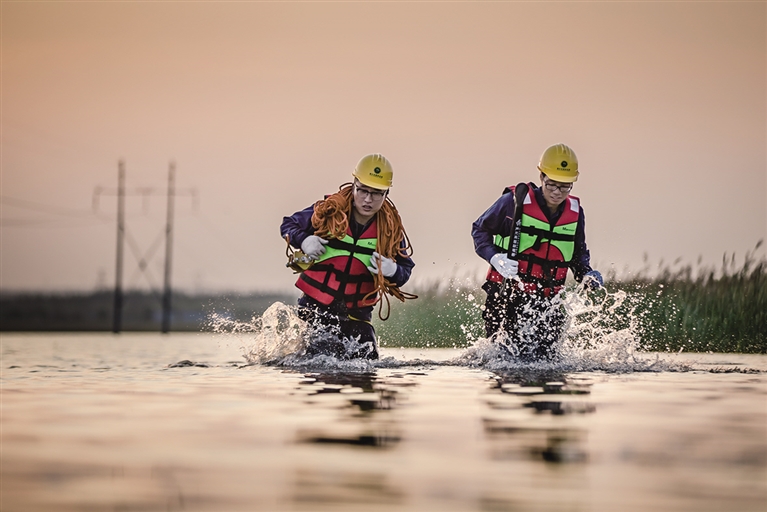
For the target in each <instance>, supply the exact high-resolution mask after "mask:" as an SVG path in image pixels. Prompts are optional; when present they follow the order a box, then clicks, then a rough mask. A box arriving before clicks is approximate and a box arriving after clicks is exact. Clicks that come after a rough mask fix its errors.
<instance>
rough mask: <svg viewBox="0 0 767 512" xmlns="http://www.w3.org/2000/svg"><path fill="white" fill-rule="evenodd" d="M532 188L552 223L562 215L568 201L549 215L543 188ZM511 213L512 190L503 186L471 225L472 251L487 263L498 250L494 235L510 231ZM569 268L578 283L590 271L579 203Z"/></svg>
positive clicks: (512, 209)
mask: <svg viewBox="0 0 767 512" xmlns="http://www.w3.org/2000/svg"><path fill="white" fill-rule="evenodd" d="M532 190H533V196H534V197H535V200H536V201H538V205H540V207H541V210H542V211H543V213H544V214H545V215H546V217H547V218H548V219H549V222H550V223H552V224H554V223H555V222H556V221H557V220H559V217H560V216H561V215H562V212H563V211H564V208H565V204H566V203H567V201H563V202H562V204H560V205H559V208H558V209H557V211H556V212H555V213H554V214H553V215H552V214H551V213H550V212H549V207H548V206H547V205H546V200H545V199H544V198H543V192H542V191H541V189H540V187H537V186H533V189H532ZM513 216H514V194H512V193H511V189H509V188H508V187H507V188H505V189H504V190H503V194H502V195H501V197H500V198H498V200H497V201H496V202H495V203H493V205H492V206H491V207H490V208H488V209H487V211H485V213H483V214H482V215H480V217H479V218H478V219H477V220H476V221H474V223H473V224H472V225H471V236H472V238H474V251H475V252H476V253H477V254H478V255H479V256H480V257H481V258H482V259H484V260H485V261H487V262H488V263H489V262H490V258H492V257H493V255H495V253H497V252H501V251H500V249H499V248H498V247H496V246H495V245H493V237H494V236H495V235H501V236H510V235H511V232H512V217H513ZM570 270H572V271H573V275H574V277H575V280H576V281H578V282H579V283H580V282H581V280H582V279H583V276H584V275H585V274H586V272H589V271H591V255H590V254H589V249H588V247H586V217H585V216H584V214H583V208H582V207H580V214H579V216H578V225H577V226H576V228H575V250H574V252H573V259H572V260H571V261H570Z"/></svg>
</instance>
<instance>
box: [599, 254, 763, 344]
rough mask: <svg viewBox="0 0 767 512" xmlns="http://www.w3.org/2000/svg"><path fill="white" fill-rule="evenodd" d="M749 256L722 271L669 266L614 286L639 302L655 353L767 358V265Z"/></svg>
mask: <svg viewBox="0 0 767 512" xmlns="http://www.w3.org/2000/svg"><path fill="white" fill-rule="evenodd" d="M761 244H762V242H761V241H760V242H759V243H758V244H756V247H755V248H754V251H753V252H750V253H747V254H746V257H745V261H744V263H743V265H742V266H741V267H740V268H737V267H736V264H735V255H732V256H731V257H729V258H728V257H727V256H726V255H725V256H724V257H723V259H722V267H721V269H719V270H718V271H717V270H716V269H710V268H709V269H706V268H699V269H697V271H696V269H693V268H692V267H691V266H689V265H688V266H684V267H682V268H680V269H679V270H676V271H673V270H671V269H670V268H668V267H666V268H664V269H662V271H661V272H660V273H659V274H658V275H657V276H656V277H655V278H649V277H643V276H641V275H640V276H637V277H635V278H634V279H632V280H630V281H627V282H624V283H609V284H608V290H609V289H622V290H624V291H626V292H627V293H630V294H632V295H633V296H634V297H636V298H638V301H637V312H638V314H641V315H642V321H641V326H642V333H641V334H642V337H643V339H644V342H645V344H646V346H647V348H649V349H652V350H672V351H677V350H682V349H684V350H688V351H693V352H708V351H713V352H744V353H761V354H765V353H767V262H765V260H764V258H761V259H757V258H756V257H755V256H754V254H755V252H756V250H757V249H758V248H759V247H760V246H761Z"/></svg>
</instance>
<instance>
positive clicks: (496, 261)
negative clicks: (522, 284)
mask: <svg viewBox="0 0 767 512" xmlns="http://www.w3.org/2000/svg"><path fill="white" fill-rule="evenodd" d="M490 264H491V265H492V266H493V268H494V269H495V270H497V271H498V273H499V274H501V275H502V276H503V277H505V278H506V279H511V278H512V277H515V276H516V275H517V269H518V268H519V263H518V262H517V261H516V260H510V259H509V257H508V256H506V255H505V254H503V253H500V252H499V253H497V254H494V255H493V257H492V258H490Z"/></svg>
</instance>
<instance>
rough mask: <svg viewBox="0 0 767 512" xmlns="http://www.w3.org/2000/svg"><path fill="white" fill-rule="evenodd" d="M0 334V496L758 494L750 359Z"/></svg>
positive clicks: (317, 498)
mask: <svg viewBox="0 0 767 512" xmlns="http://www.w3.org/2000/svg"><path fill="white" fill-rule="evenodd" d="M0 350H1V352H0V353H1V355H2V378H1V381H2V390H1V391H2V395H1V398H2V432H1V438H0V441H1V442H2V445H1V449H2V457H1V467H0V469H1V471H2V473H1V474H0V479H1V482H2V483H1V485H2V493H1V495H2V497H1V498H0V500H2V501H1V502H0V509H2V510H3V511H8V512H11V511H100V510H110V511H112V510H126V511H129V510H130V511H133V510H136V511H150V510H204V511H246V510H247V511H259V510H265V511H278V510H334V511H337V510H348V511H360V510H365V511H367V510H371V511H377V510H398V511H399V510H407V511H411V510H412V511H431V510H436V511H453V510H455V511H473V510H477V511H507V510H508V511H538V510H540V511H560V510H561V511H617V510H621V511H626V510H637V511H639V510H641V511H646V510H663V511H676V510H679V511H682V510H695V511H722V510H732V511H751V510H753V511H764V510H765V509H766V508H767V378H766V376H767V373H765V371H767V357H766V356H753V355H751V356H745V355H732V354H705V355H701V354H681V355H676V356H668V355H665V356H656V355H653V354H632V355H631V357H630V358H628V359H626V358H624V359H623V360H622V361H623V362H622V363H621V364H620V365H618V366H615V365H613V366H611V365H610V364H607V363H605V362H604V361H605V357H604V354H602V355H600V356H599V357H600V358H601V359H600V361H602V363H599V364H584V362H583V361H582V360H579V359H578V358H572V359H571V360H570V361H569V362H568V361H565V362H564V363H562V364H558V365H551V366H545V365H538V366H524V365H514V364H499V363H497V361H495V360H494V359H493V357H492V356H493V354H492V351H490V349H489V348H488V347H482V346H481V344H478V345H477V346H476V347H474V348H473V349H470V350H467V351H462V350H439V349H407V350H406V349H396V350H394V349H383V350H382V357H383V360H382V361H381V362H379V363H376V364H370V363H365V362H361V361H357V362H350V363H339V362H338V361H330V360H316V361H313V362H308V363H306V362H304V363H303V364H302V363H301V362H300V361H295V360H292V361H287V362H286V361H282V362H281V364H275V363H272V364H263V362H261V363H259V361H258V357H259V356H258V354H259V353H261V355H263V350H262V349H259V348H258V347H255V348H254V345H253V334H247V333H245V334H240V335H215V334H209V333H208V334H172V335H170V336H162V335H155V334H143V335H142V334H123V335H119V336H112V335H105V334H47V335H11V334H2V346H1V347H0ZM270 355H272V356H273V355H274V354H273V353H272V352H270ZM282 355H284V354H282ZM586 359H588V358H586ZM608 359H609V358H608ZM627 361H630V364H627ZM592 363H593V358H592Z"/></svg>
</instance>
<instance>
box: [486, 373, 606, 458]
mask: <svg viewBox="0 0 767 512" xmlns="http://www.w3.org/2000/svg"><path fill="white" fill-rule="evenodd" d="M591 384H592V383H591V382H590V381H588V380H584V379H574V378H569V379H568V377H566V376H565V375H564V374H562V373H557V372H552V371H538V372H536V371H534V370H529V369H528V370H523V371H519V372H514V373H504V374H497V375H496V376H495V379H494V383H493V384H492V385H491V389H490V393H489V394H488V396H487V397H486V400H485V404H486V405H487V407H488V411H487V412H486V414H484V415H483V418H482V423H483V428H484V432H485V435H486V437H487V439H488V441H489V445H490V448H489V454H488V455H489V458H490V459H491V460H498V461H508V460H529V461H542V462H546V463H557V464H562V463H582V462H586V461H587V460H588V454H587V450H586V428H585V426H582V425H578V424H577V423H575V422H574V421H572V418H571V416H572V415H582V414H588V413H594V412H596V406H595V405H594V404H593V403H592V402H591V401H590V396H589V395H590V387H591Z"/></svg>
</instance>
